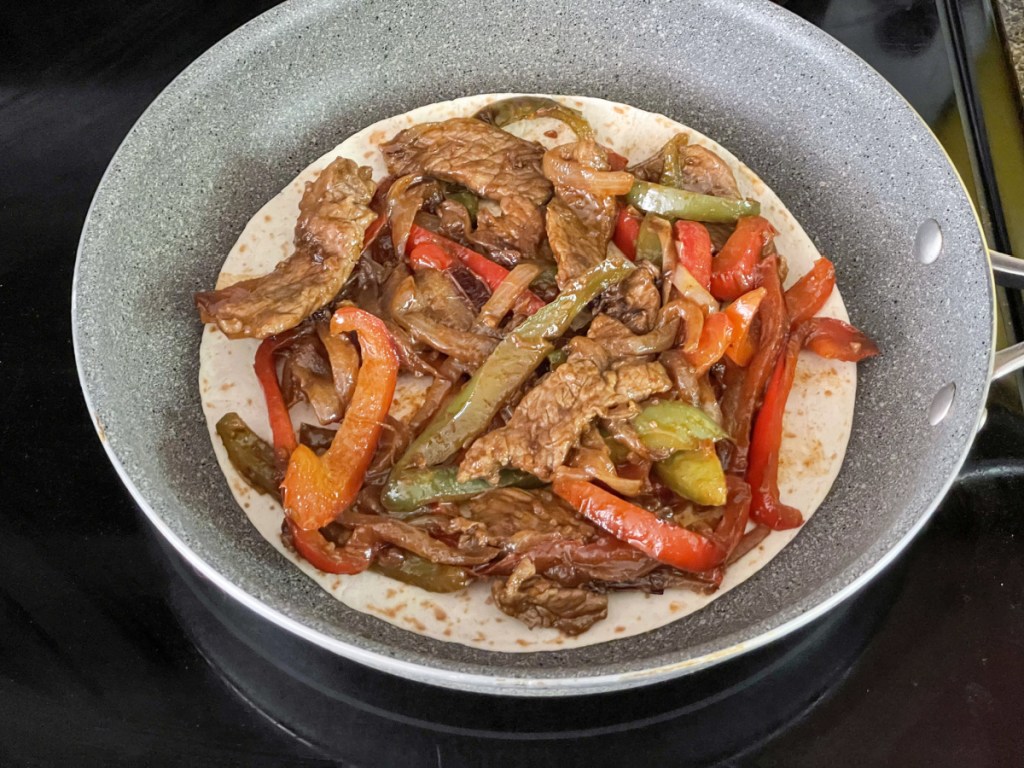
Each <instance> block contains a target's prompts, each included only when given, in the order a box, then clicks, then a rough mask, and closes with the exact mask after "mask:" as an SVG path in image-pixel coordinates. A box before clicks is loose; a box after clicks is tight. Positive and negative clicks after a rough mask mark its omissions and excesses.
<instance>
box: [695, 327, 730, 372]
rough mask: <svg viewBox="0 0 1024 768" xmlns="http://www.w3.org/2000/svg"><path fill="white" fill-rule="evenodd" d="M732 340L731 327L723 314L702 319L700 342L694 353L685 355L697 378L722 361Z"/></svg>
mask: <svg viewBox="0 0 1024 768" xmlns="http://www.w3.org/2000/svg"><path fill="white" fill-rule="evenodd" d="M732 338H733V325H732V322H730V320H729V316H728V315H727V314H726V313H725V312H712V313H711V314H710V315H708V316H707V317H706V318H704V327H703V328H702V329H701V332H700V341H699V342H698V343H697V349H696V351H694V352H690V353H686V360H687V362H689V363H690V365H692V366H693V367H694V370H695V372H696V374H697V375H698V376H700V375H702V374H704V373H705V372H706V371H707V370H708V369H709V368H710V367H711V366H712V365H714V364H715V363H717V362H718V361H719V360H721V359H722V355H724V354H725V350H726V349H728V348H729V344H730V342H732Z"/></svg>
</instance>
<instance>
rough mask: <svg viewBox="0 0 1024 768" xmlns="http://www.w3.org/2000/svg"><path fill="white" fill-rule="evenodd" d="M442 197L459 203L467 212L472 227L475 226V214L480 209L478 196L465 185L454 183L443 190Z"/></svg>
mask: <svg viewBox="0 0 1024 768" xmlns="http://www.w3.org/2000/svg"><path fill="white" fill-rule="evenodd" d="M444 197H445V199H446V200H453V201H455V202H456V203H459V204H461V205H462V207H464V208H465V209H466V213H468V214H469V221H470V223H471V224H472V225H473V226H474V227H475V226H476V215H477V213H478V212H479V211H480V198H478V197H477V196H476V195H474V194H473V193H472V192H470V191H469V190H468V189H466V188H465V187H459V186H455V185H451V186H450V187H449V188H446V189H445V190H444Z"/></svg>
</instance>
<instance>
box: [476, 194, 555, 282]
mask: <svg viewBox="0 0 1024 768" xmlns="http://www.w3.org/2000/svg"><path fill="white" fill-rule="evenodd" d="M543 239H544V215H543V213H541V209H540V208H539V207H538V206H537V205H535V204H534V203H533V202H532V201H531V200H528V199H526V198H525V197H505V198H502V200H501V215H500V216H497V215H495V214H494V213H492V212H491V211H489V210H487V209H486V208H481V209H480V213H478V214H477V228H476V231H475V232H473V233H472V234H471V235H470V236H469V240H470V242H471V243H473V244H474V245H477V246H479V247H480V248H482V249H483V250H484V251H485V252H486V253H487V255H488V256H490V257H491V259H493V260H494V261H496V262H498V263H499V264H502V265H504V266H506V267H509V268H512V267H514V266H515V265H516V264H518V263H519V262H520V261H521V260H523V259H533V258H535V257H536V255H537V249H538V248H540V243H541V240H543Z"/></svg>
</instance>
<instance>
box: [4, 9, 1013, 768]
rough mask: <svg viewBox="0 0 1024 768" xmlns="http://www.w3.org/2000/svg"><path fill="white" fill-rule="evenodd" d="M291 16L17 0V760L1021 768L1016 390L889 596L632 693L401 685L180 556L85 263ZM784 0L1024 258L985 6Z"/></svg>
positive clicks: (13, 426)
mask: <svg viewBox="0 0 1024 768" xmlns="http://www.w3.org/2000/svg"><path fill="white" fill-rule="evenodd" d="M271 4H272V3H268V2H242V0H227V1H226V2H219V3H216V4H207V3H201V2H199V0H177V2H167V0H165V1H164V2H154V1H153V0H144V1H143V2H139V3H127V2H124V0H120V1H118V0H98V1H97V2H95V3H82V4H76V5H73V6H70V7H69V8H67V9H63V8H60V7H59V6H57V5H54V4H25V5H24V6H22V7H18V6H17V5H16V4H14V3H7V4H3V5H2V6H0V30H2V33H0V34H2V37H0V39H2V40H3V45H2V50H3V51H4V53H3V55H2V56H0V254H2V255H0V316H2V319H3V328H4V332H3V334H2V335H0V446H2V447H3V453H2V460H3V465H2V468H0V499H2V500H3V501H2V503H0V723H2V725H0V764H2V765H26V764H41V765H53V764H58V763H60V764H69V763H70V764H72V765H76V766H78V765H112V764H133V765H134V764H140V763H141V764H152V765H168V764H188V765H218V766H219V765H246V766H259V765H282V764H287V765H314V764H322V763H327V762H338V763H342V764H347V765H357V766H369V765H374V766H377V765H382V766H390V765H403V766H406V765H408V766H417V765H430V766H486V765H495V766H498V765H526V764H530V763H538V762H541V761H543V764H557V763H559V762H561V763H562V764H566V765H587V766H603V765H616V766H622V765H633V764H637V763H638V762H639V760H640V759H641V756H642V759H643V761H644V762H654V761H668V763H669V764H671V765H680V764H697V765H710V764H724V765H755V766H780V765H786V766H818V765H823V764H830V765H838V766H842V765H890V764H909V765H925V764H928V765H932V766H936V767H941V766H958V767H959V766H964V765H970V766H987V765H992V766H996V765H999V766H1002V765H1011V764H1020V763H1021V761H1022V760H1024V729H1021V728H1020V724H1021V715H1020V713H1021V711H1022V710H1024V665H1022V664H1021V661H1020V660H1021V659H1022V658H1024V557H1022V554H1024V552H1022V548H1021V540H1022V536H1024V515H1021V513H1020V507H1021V503H1020V498H1021V497H1022V495H1024V417H1022V416H1021V414H1020V400H1019V396H1018V393H1017V387H1016V384H1017V381H1016V380H1014V381H1010V382H1008V383H1005V384H1003V385H1001V386H999V387H997V388H995V389H994V391H993V396H992V398H991V399H990V408H989V418H988V422H987V424H986V426H985V428H984V430H983V431H982V432H981V434H980V435H979V438H978V440H977V442H976V444H975V449H974V452H973V454H972V457H971V460H970V462H969V465H968V467H967V468H966V469H965V472H964V474H963V475H962V476H961V481H960V482H959V483H958V484H957V485H956V486H955V487H954V489H953V491H952V492H951V493H950V495H949V497H948V498H947V499H946V501H945V502H944V503H943V505H942V507H941V508H940V509H939V511H938V512H937V513H936V515H935V517H934V518H933V520H932V522H931V523H930V524H929V526H928V527H927V528H926V530H925V531H924V533H923V534H922V535H921V536H920V537H919V538H918V539H917V541H915V542H914V544H913V545H912V546H911V547H910V548H908V550H907V551H906V553H905V554H903V555H902V556H901V557H900V558H899V559H898V560H897V562H896V563H895V564H894V565H893V566H892V567H890V568H889V569H888V570H887V571H886V572H885V573H883V574H882V576H881V577H880V578H878V579H877V580H876V581H875V582H874V583H873V584H872V585H870V586H869V587H868V588H867V589H865V590H864V591H863V592H862V593H860V594H859V595H857V596H856V597H855V598H853V599H852V600H850V601H848V602H846V603H844V604H843V605H841V606H840V607H839V608H838V609H836V610H835V611H833V612H832V613H830V614H828V615H827V616H826V617H824V618H823V619H822V620H820V621H818V622H815V623H813V624H812V625H810V626H809V627H807V628H805V629H804V630H801V631H800V632H799V633H797V634H795V635H793V636H791V637H790V638H787V639H786V640H784V641H782V642H779V643H776V644H774V645H771V646H769V647H768V648H764V649H760V650H759V651H757V652H755V653H753V654H750V655H747V656H744V657H742V658H740V659H737V660H735V661H732V662H729V663H727V664H723V665H720V666H718V667H715V668H713V669H711V670H708V671H706V672H702V673H699V674H696V675H693V676H690V677H687V678H683V679H682V680H680V681H675V682H672V683H666V684H662V685H659V686H656V687H651V688H646V689H641V690H639V691H634V692H628V693H625V694H616V695H607V696H601V697H591V698H586V699H582V700H580V699H572V700H563V701H555V702H544V701H532V700H531V701H517V700H508V699H505V700H499V699H489V698H486V697H479V696H472V695H469V694H454V693H448V692H442V691H438V690H435V689H431V688H427V687H424V686H420V685H416V684H412V683H409V682H408V681H401V680H396V679H394V678H391V677H388V676H385V675H382V674H379V673H374V672H371V671H369V670H366V669H363V668H361V667H358V666H356V665H353V664H349V663H347V662H344V661H342V660H340V659H337V658H336V657H331V656H328V655H326V654H325V653H324V652H321V651H318V650H317V649H314V648H312V647H311V646H309V645H307V644H305V643H303V642H302V641H299V640H297V639H295V638H293V637H292V636H290V635H288V634H287V633H284V632H282V631H280V630H278V629H276V628H275V627H273V626H270V625H267V624H266V623H264V622H262V621H261V620H259V619H257V618H255V617H254V616H253V615H251V614H248V613H247V612H245V611H244V610H242V609H240V608H239V607H237V606H236V605H235V604H234V603H232V602H231V601H230V600H228V599H227V598H225V597H223V596H222V595H221V594H219V593H218V592H217V591H216V590H215V589H213V588H212V587H210V586H209V585H208V584H205V583H204V582H203V581H202V580H201V579H200V578H199V577H198V576H196V575H195V574H194V573H193V572H191V571H190V570H189V569H188V567H187V566H185V565H184V564H183V563H182V561H181V560H180V559H179V558H178V557H177V556H175V555H173V554H169V553H168V552H167V551H166V550H165V549H164V547H163V545H162V544H161V542H159V541H158V540H157V538H156V536H155V535H154V534H153V533H152V532H151V531H150V529H149V527H148V524H147V523H145V522H144V520H143V518H142V516H141V515H140V514H139V512H138V511H137V510H136V509H135V507H134V505H133V503H132V502H131V500H130V498H129V497H128V495H127V493H126V492H125V491H124V490H123V489H122V487H121V485H120V483H119V482H118V480H117V477H116V475H115V474H114V472H113V470H112V469H111V467H110V466H109V465H108V464H107V461H106V459H105V457H104V454H103V452H102V450H101V449H100V445H99V443H98V441H97V440H96V438H95V434H94V432H93V428H92V425H91V424H90V423H89V420H88V416H87V413H86V411H85V408H84V405H83V403H82V400H81V396H80V394H79V392H78V383H77V378H76V376H75V369H74V361H73V356H72V351H71V342H70V318H69V315H68V297H69V296H70V287H71V273H72V267H73V263H74V254H75V247H76V243H77V238H78V234H79V232H80V230H81V226H82V222H83V219H84V216H85V211H86V209H87V207H88V203H89V200H90V198H91V196H92V193H93V191H94V189H95V187H96V184H97V183H98V181H99V178H100V175H101V174H102V172H103V169H104V168H105V166H106V164H107V162H108V161H109V159H110V157H111V156H112V155H113V153H114V151H115V149H116V147H117V144H118V143H119V142H120V140H121V139H122V138H123V136H124V135H125V133H126V132H127V131H128V129H129V128H130V126H131V124H132V123H133V122H134V120H135V119H136V118H137V117H138V115H139V114H140V113H141V112H142V110H143V109H144V108H145V107H146V105H147V104H148V103H149V102H150V101H151V100H152V99H153V97H154V96H155V95H156V94H157V93H158V92H159V90H160V89H161V88H162V87H163V86H164V85H165V84H166V83H167V82H169V81H170V79H172V78H173V77H174V75H176V74H177V73H178V72H179V71H180V70H181V69H182V68H183V67H184V66H185V65H187V64H188V63H189V62H190V61H191V60H192V59H194V58H195V57H196V56H197V55H199V54H200V53H201V52H202V51H204V50H205V49H206V48H208V47H209V46H210V45H212V44H213V43H215V42H216V41H217V40H218V39H220V38H221V37H222V36H224V35H225V34H227V33H228V32H230V31H231V30H233V29H234V28H236V27H237V26H239V25H240V24H242V23H244V22H245V21H247V20H248V19H249V18H251V17H252V16H254V15H255V14H257V13H258V12H260V11H262V10H264V9H265V8H266V7H268V6H269V5H271ZM782 4H784V5H787V6H788V7H789V8H790V9H792V10H794V11H795V12H797V13H799V14H801V15H803V16H804V17H805V18H807V19H808V20H810V21H812V22H813V23H815V24H817V25H819V26H821V27H823V28H824V29H825V30H827V31H828V32H830V33H831V34H833V35H835V36H836V37H838V38H839V39H840V40H841V41H842V42H844V43H846V44H847V45H848V46H850V47H851V48H853V49H854V50H855V51H856V52H857V53H859V54H860V55H861V56H863V57H864V58H865V59H866V60H867V61H868V62H869V63H871V64H872V65H873V66H875V67H876V68H877V69H878V70H879V71H880V72H882V74H883V75H885V76H886V77H888V78H889V79H890V80H891V82H893V84H894V85H896V87H897V88H899V89H900V90H901V91H902V92H903V93H904V95H906V97H907V98H908V100H909V101H910V102H911V103H912V104H913V105H914V106H915V107H916V108H917V109H918V111H919V112H920V113H921V114H922V116H923V117H924V118H925V119H926V120H927V121H928V122H929V124H930V125H931V126H932V127H933V129H934V130H935V131H936V133H937V135H938V136H939V137H940V139H941V140H942V141H943V143H944V144H945V145H946V147H947V149H948V151H949V152H950V155H951V157H952V158H953V159H954V161H955V162H956V163H957V165H958V166H959V167H960V170H961V174H962V175H963V176H964V177H965V180H966V181H967V183H968V186H969V187H970V188H971V192H972V194H973V195H974V197H975V200H976V202H977V203H978V205H979V208H980V209H981V210H982V213H983V215H984V218H985V221H986V225H987V228H988V230H989V237H990V242H991V243H992V245H993V246H994V247H996V248H999V249H1000V250H1006V251H1011V250H1013V248H1014V246H1015V245H1016V246H1017V252H1018V253H1022V252H1024V250H1022V246H1024V243H1021V242H1019V241H1020V234H1019V233H1020V231H1021V227H1022V226H1024V219H1022V220H1021V221H1020V222H1017V221H1014V220H1008V219H1007V218H1006V216H1005V215H1004V212H1006V211H1011V210H1017V211H1019V210H1024V208H1022V207H1021V206H1020V205H1019V203H1021V202H1022V201H1021V200H1019V199H1018V196H1019V195H1021V194H1022V192H1020V191H1019V190H1018V189H1017V186H1018V185H1017V184H1016V183H1015V180H1017V179H1019V178H1021V175H1020V171H1021V169H1022V168H1024V151H1022V150H1021V146H1022V139H1021V132H1020V123H1019V118H1018V117H1017V116H1018V115H1019V104H1018V102H1016V101H1015V100H1014V96H1013V93H1014V91H1013V88H1012V82H1011V81H1010V79H1009V76H1008V75H1009V70H1008V67H1007V64H1006V60H1005V57H1004V56H1003V52H1002V48H1001V44H1000V41H999V38H998V36H997V31H996V26H995V23H994V17H993V15H992V9H991V7H990V6H989V5H988V3H987V2H986V1H985V0H964V1H963V2H955V0H938V1H937V2H932V0H924V1H919V0H898V1H896V2H893V1H892V0H847V1H846V2H840V1H839V0H837V1H836V2H814V1H813V0H790V1H789V2H786V3H782ZM1008 116H1009V117H1008ZM1000 307H1001V309H1002V311H1003V318H1004V327H1003V328H1001V333H1002V335H1003V336H1004V337H1005V338H1007V339H1011V338H1014V337H1015V336H1016V337H1017V338H1021V337H1022V336H1021V335H1020V334H1021V331H1022V330H1024V327H1022V325H1021V323H1022V321H1024V313H1022V312H1021V311H1020V310H1021V303H1020V296H1019V294H1012V295H1005V294H1001V295H1000ZM254 639H255V640H257V641H258V642H256V641H254Z"/></svg>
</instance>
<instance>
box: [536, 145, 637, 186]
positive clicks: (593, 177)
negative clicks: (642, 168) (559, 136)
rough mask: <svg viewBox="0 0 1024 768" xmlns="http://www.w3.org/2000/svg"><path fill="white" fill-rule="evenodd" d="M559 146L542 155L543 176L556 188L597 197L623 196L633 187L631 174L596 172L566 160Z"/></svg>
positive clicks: (569, 159) (563, 146)
mask: <svg viewBox="0 0 1024 768" xmlns="http://www.w3.org/2000/svg"><path fill="white" fill-rule="evenodd" d="M567 146H568V147H571V146H572V145H565V144H563V145H561V146H559V147H555V148H553V149H549V150H548V151H547V152H545V153H544V161H543V170H544V175H545V176H546V177H547V178H548V179H550V180H551V181H552V183H554V184H555V185H556V186H566V187H572V188H573V189H579V190H581V191H584V192H590V193H591V194H593V195H597V196H598V197H614V196H615V195H625V194H626V193H627V192H629V190H630V189H632V187H633V181H634V179H633V174H631V173H627V172H626V171H597V170H594V169H593V168H587V167H586V166H585V165H583V164H582V163H579V162H577V161H576V160H573V159H571V158H566V157H565V154H566V149H565V147H567Z"/></svg>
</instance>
